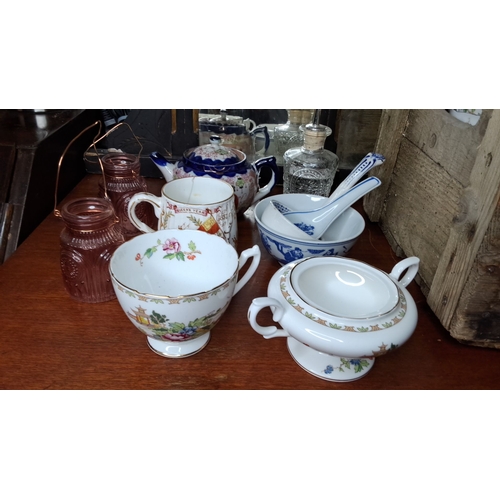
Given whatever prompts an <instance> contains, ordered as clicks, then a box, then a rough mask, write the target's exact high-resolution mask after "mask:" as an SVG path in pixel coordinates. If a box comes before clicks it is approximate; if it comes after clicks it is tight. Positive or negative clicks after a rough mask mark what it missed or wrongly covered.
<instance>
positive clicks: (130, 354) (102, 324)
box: [0, 174, 500, 390]
mask: <svg viewBox="0 0 500 500" xmlns="http://www.w3.org/2000/svg"><path fill="white" fill-rule="evenodd" d="M98 179H99V176H98V175H91V174H89V175H88V176H87V177H86V178H85V179H84V180H83V181H82V182H81V183H80V184H79V185H78V186H77V187H76V188H75V190H74V191H73V192H72V193H70V194H69V196H68V199H74V198H80V197H82V196H95V195H96V193H97V182H98ZM163 183H164V181H163V180H161V179H148V184H149V190H150V192H152V193H153V194H159V192H160V189H161V186H162V185H163ZM356 208H357V209H358V210H360V211H361V212H362V206H361V205H359V204H357V205H356ZM62 229H63V223H62V221H61V220H60V219H57V218H56V217H54V216H53V215H49V217H47V219H46V220H44V222H43V223H42V224H41V225H40V226H39V227H38V228H37V229H36V230H35V231H34V232H33V233H32V234H31V235H30V236H29V237H28V239H27V240H26V241H25V242H24V243H23V244H22V245H21V246H20V247H19V248H18V249H17V251H16V252H15V253H14V254H13V255H12V256H11V257H10V258H9V259H8V260H7V261H6V262H5V263H4V264H3V265H2V266H0V296H1V298H2V299H1V305H0V313H1V320H0V321H1V322H0V325H1V326H0V389H111V390H113V389H129V390H133V389H249V390H251V389H283V390H287V389H295V390H300V389H315V390H322V389H326V390H339V389H340V390H345V389H350V390H352V389H372V390H377V389H499V388H500V352H498V351H497V350H493V349H487V348H480V347H472V346H466V345H463V344H460V343H459V342H457V341H456V340H455V339H453V338H452V337H451V336H450V335H449V334H448V332H447V331H446V330H445V329H444V328H443V327H442V326H441V324H440V323H439V321H438V319H437V318H436V316H435V315H434V314H433V313H432V311H431V310H430V309H429V307H428V305H427V303H426V300H425V298H424V296H423V295H422V293H421V292H420V289H419V287H418V285H417V284H416V283H415V282H413V283H411V284H410V285H409V287H408V290H409V291H410V293H411V295H412V296H413V298H414V299H415V302H416V304H417V308H418V314H419V320H418V325H417V329H416V330H415V333H414V334H413V336H412V337H411V338H410V339H409V340H408V342H407V343H406V344H404V345H403V346H402V347H401V348H400V349H398V350H396V351H394V352H391V353H389V354H388V355H386V356H382V357H379V358H377V359H376V362H375V365H374V367H373V369H372V370H371V371H370V372H369V373H368V374H367V375H366V376H365V377H363V378H361V379H359V380H356V381H354V382H349V383H336V382H330V381H325V380H322V379H318V378H316V377H314V376H312V375H310V374H309V373H307V372H306V371H304V370H303V369H302V368H301V367H299V366H298V365H297V364H296V362H295V361H294V360H293V359H292V358H291V356H290V354H289V353H288V350H287V347H286V339H285V338H275V339H270V340H265V339H264V338H262V337H261V336H260V335H259V334H257V333H256V332H254V331H253V329H252V328H251V327H250V325H249V324H248V321H247V311H248V307H249V305H250V303H251V301H252V299H253V298H255V297H261V296H265V295H266V289H267V284H268V282H269V280H270V278H271V276H272V275H273V274H274V273H275V272H276V271H277V270H278V269H279V267H280V266H279V264H278V263H277V262H276V261H275V260H274V259H273V258H272V257H271V256H270V255H269V254H268V253H267V252H266V250H265V249H264V247H263V246H262V243H261V241H260V237H259V234H258V232H257V228H256V227H255V224H254V222H253V212H252V208H250V209H249V210H248V211H247V212H246V213H245V214H244V215H243V216H242V217H241V218H240V219H239V242H238V247H239V248H238V250H239V252H241V251H242V250H244V249H246V248H249V247H251V246H252V245H254V244H256V243H257V244H258V245H259V246H260V248H261V250H262V259H261V263H260V266H259V268H258V269H257V271H256V273H255V275H254V276H253V277H252V278H251V280H250V281H249V282H248V284H247V285H246V286H245V287H243V289H242V290H241V291H240V292H239V293H238V294H237V295H236V296H235V297H234V298H233V299H232V302H231V304H230V306H229V308H228V310H227V311H226V313H225V314H224V316H223V318H222V319H221V321H220V323H219V324H218V325H217V326H216V328H214V330H213V331H212V337H211V339H210V342H209V343H208V345H207V346H206V347H205V348H204V349H203V350H202V351H201V352H199V353H197V354H196V355H194V356H191V357H188V358H184V359H167V358H163V357H161V356H158V355H156V354H154V353H153V352H152V351H151V350H150V349H149V348H148V346H147V344H146V337H145V336H144V335H143V334H142V333H140V332H139V331H138V330H137V329H136V328H135V327H134V326H133V325H132V323H131V322H130V321H129V320H128V319H127V317H126V316H125V314H124V312H123V311H122V309H121V308H120V306H119V304H118V301H117V300H116V299H114V300H112V301H109V302H105V303H100V304H84V303H79V302H76V301H74V300H73V299H72V298H71V297H70V296H69V295H68V294H67V293H66V291H65V289H64V287H63V282H62V277H61V270H60V267H59V234H60V232H61V230H62ZM349 257H352V258H355V259H359V260H362V261H365V262H367V263H369V264H372V265H374V266H375V267H377V268H379V269H382V270H384V271H388V272H389V271H390V270H391V269H392V267H393V266H394V265H395V263H396V262H398V261H399V260H400V259H398V258H397V257H396V256H395V254H394V253H393V252H392V250H391V248H390V246H389V244H388V243H387V241H386V240H385V237H384V235H383V234H382V232H381V230H380V228H379V227H378V225H377V224H374V223H370V222H369V221H368V220H367V225H366V229H365V231H364V233H363V234H362V236H361V237H360V239H359V240H358V242H357V244H356V245H355V246H354V248H353V249H352V250H351V252H350V254H349ZM259 321H260V322H261V323H262V324H264V323H270V322H271V314H270V310H269V309H266V310H264V311H262V312H261V313H260V315H259Z"/></svg>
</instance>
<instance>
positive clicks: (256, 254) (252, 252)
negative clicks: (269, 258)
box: [233, 245, 261, 297]
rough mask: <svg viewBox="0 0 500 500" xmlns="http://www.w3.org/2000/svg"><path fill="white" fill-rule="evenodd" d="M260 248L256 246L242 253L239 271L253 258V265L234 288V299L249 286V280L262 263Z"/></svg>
mask: <svg viewBox="0 0 500 500" xmlns="http://www.w3.org/2000/svg"><path fill="white" fill-rule="evenodd" d="M260 255H261V254H260V248H259V246H258V245H254V246H253V247H252V248H247V249H246V250H243V252H241V255H240V258H239V260H238V271H239V270H240V269H241V268H242V267H243V266H244V265H245V263H246V261H247V260H248V259H249V258H250V257H252V263H251V264H250V267H249V268H248V269H247V272H246V273H245V274H244V275H243V276H242V277H241V278H240V279H239V280H238V283H236V286H235V287H234V293H233V297H234V296H235V295H236V294H237V293H238V292H239V291H240V290H241V289H242V288H243V286H244V285H246V284H247V282H248V280H249V279H250V278H251V277H252V276H253V275H254V273H255V271H256V269H257V267H258V266H259V263H260Z"/></svg>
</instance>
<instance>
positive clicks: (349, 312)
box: [290, 257, 399, 319]
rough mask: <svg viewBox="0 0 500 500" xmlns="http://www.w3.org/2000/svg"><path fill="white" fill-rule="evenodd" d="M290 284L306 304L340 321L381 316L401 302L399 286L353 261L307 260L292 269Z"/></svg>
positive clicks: (333, 259) (368, 267) (382, 273)
mask: <svg viewBox="0 0 500 500" xmlns="http://www.w3.org/2000/svg"><path fill="white" fill-rule="evenodd" d="M290 284H291V287H292V289H293V290H294V291H295V293H296V294H297V295H298V296H299V297H300V298H301V299H302V300H303V301H304V302H306V303H307V304H309V305H311V306H313V307H315V308H316V309H319V310H320V311H323V312H325V313H327V314H330V315H332V316H337V317H341V318H350V319H368V318H373V317H376V316H382V315H385V314H387V313H389V312H390V311H392V310H393V309H394V308H395V307H396V306H397V305H398V302H399V292H398V287H397V285H396V283H394V281H393V280H392V279H391V278H390V277H389V276H388V275H387V274H386V273H384V272H383V271H380V270H379V269H376V268H374V267H372V266H370V265H368V264H365V263H363V262H360V261H356V260H354V259H347V258H338V257H325V258H313V259H306V260H304V261H302V262H300V263H299V264H297V265H296V266H295V267H294V268H293V269H292V271H291V273H290Z"/></svg>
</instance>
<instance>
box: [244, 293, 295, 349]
mask: <svg viewBox="0 0 500 500" xmlns="http://www.w3.org/2000/svg"><path fill="white" fill-rule="evenodd" d="M264 307H270V308H271V310H272V311H273V320H274V321H276V322H277V323H278V322H279V321H280V320H281V318H283V314H284V313H285V310H284V309H283V307H282V305H281V304H280V303H279V302H278V301H277V300H276V299H273V298H271V297H259V298H257V299H253V300H252V303H251V304H250V307H249V308H248V322H249V323H250V326H251V327H252V328H253V329H254V330H255V331H256V332H257V333H260V334H261V335H262V336H263V337H264V338H265V339H272V338H273V337H289V336H290V335H289V333H288V332H287V331H286V330H282V329H279V328H276V327H275V326H260V325H259V324H258V323H257V314H259V311H260V310H261V309H264Z"/></svg>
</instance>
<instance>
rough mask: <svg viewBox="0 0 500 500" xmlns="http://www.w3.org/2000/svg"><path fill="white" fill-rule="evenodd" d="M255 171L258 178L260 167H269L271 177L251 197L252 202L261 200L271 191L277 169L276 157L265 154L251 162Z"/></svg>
mask: <svg viewBox="0 0 500 500" xmlns="http://www.w3.org/2000/svg"><path fill="white" fill-rule="evenodd" d="M252 165H253V167H254V168H255V170H256V172H257V177H258V178H260V171H261V169H262V167H269V168H270V169H271V179H270V180H269V182H268V183H267V184H266V185H265V186H262V187H261V188H260V189H259V190H258V191H257V193H255V196H254V198H253V203H255V202H257V201H259V200H261V199H262V198H264V196H266V195H268V194H269V193H270V192H271V189H272V188H273V187H274V185H275V184H276V175H277V171H278V166H277V165H276V158H275V157H274V156H266V157H265V158H261V159H260V160H257V161H256V162H255V163H253V164H252Z"/></svg>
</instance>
